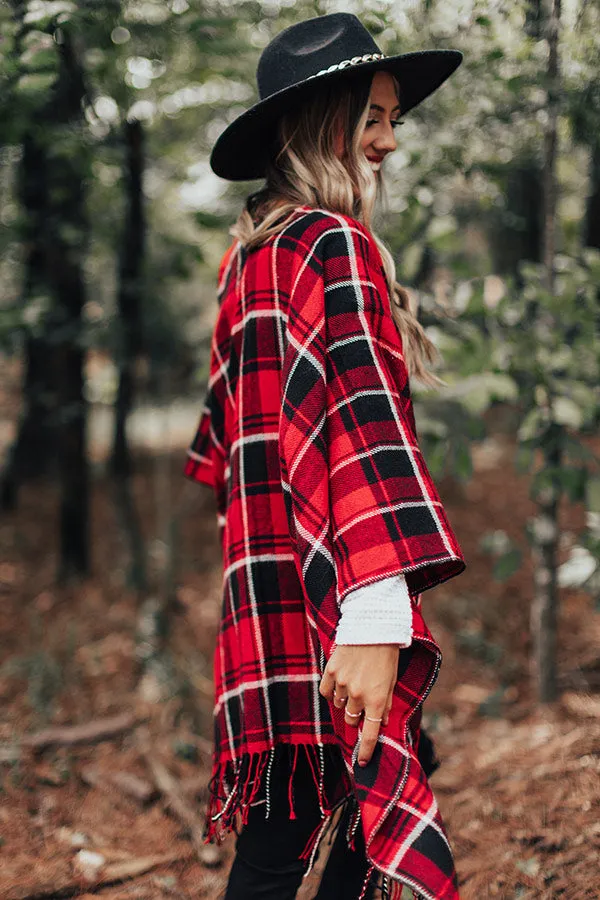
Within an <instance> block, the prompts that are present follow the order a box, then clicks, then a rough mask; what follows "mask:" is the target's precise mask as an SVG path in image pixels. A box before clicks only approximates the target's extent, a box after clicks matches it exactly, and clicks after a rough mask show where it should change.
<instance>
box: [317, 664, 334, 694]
mask: <svg viewBox="0 0 600 900" xmlns="http://www.w3.org/2000/svg"><path fill="white" fill-rule="evenodd" d="M334 687H335V678H334V676H333V675H332V674H331V673H330V672H329V670H328V669H327V667H325V671H324V672H323V677H322V678H321V684H320V685H319V691H320V692H321V694H322V695H323V697H326V698H327V700H333V689H334Z"/></svg>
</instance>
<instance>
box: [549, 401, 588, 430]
mask: <svg viewBox="0 0 600 900" xmlns="http://www.w3.org/2000/svg"><path fill="white" fill-rule="evenodd" d="M552 414H553V418H554V421H555V422H558V424H559V425H566V426H567V427H568V428H573V429H575V430H577V429H578V428H581V425H582V423H583V413H582V411H581V408H580V407H579V406H578V405H577V404H576V403H575V402H574V401H573V400H570V399H569V397H555V398H554V402H553V404H552Z"/></svg>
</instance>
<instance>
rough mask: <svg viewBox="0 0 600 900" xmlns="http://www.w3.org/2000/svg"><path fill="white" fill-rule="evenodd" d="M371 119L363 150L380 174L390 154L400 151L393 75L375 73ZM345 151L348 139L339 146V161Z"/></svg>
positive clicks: (340, 136) (337, 152) (363, 142)
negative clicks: (396, 126)
mask: <svg viewBox="0 0 600 900" xmlns="http://www.w3.org/2000/svg"><path fill="white" fill-rule="evenodd" d="M369 104H370V108H369V118H368V119H367V124H366V126H365V130H364V134H363V136H362V140H361V148H362V150H363V151H364V154H365V156H366V157H367V159H368V160H369V162H370V164H371V168H372V169H373V171H374V172H378V171H379V169H380V167H381V163H382V161H383V159H384V157H385V156H387V154H388V153H391V152H392V150H395V149H396V146H397V145H396V139H395V137H394V130H393V129H394V126H395V125H396V124H397V123H398V116H399V115H400V104H399V103H398V95H397V94H396V83H395V81H394V79H393V77H392V76H391V75H390V73H389V72H375V75H374V76H373V81H372V83H371V93H370V95H369ZM343 151H344V135H343V134H341V133H340V134H339V135H338V139H337V143H336V154H337V156H338V157H340V156H341V155H342V153H343Z"/></svg>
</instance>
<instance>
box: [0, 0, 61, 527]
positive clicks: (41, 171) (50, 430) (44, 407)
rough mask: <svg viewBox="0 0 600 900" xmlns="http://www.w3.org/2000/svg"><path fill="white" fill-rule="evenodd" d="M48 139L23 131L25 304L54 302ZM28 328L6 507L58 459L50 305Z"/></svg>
mask: <svg viewBox="0 0 600 900" xmlns="http://www.w3.org/2000/svg"><path fill="white" fill-rule="evenodd" d="M13 10H14V16H15V23H16V26H17V42H16V46H17V49H18V52H21V50H22V49H23V39H24V38H25V36H26V34H27V26H26V25H25V23H24V16H25V12H26V8H25V4H24V3H17V2H14V3H13ZM45 143H46V141H45V138H44V134H43V129H40V128H35V127H32V128H30V130H29V131H28V132H26V133H25V134H24V136H23V140H22V154H21V159H20V162H19V166H18V174H17V194H18V198H19V203H20V206H21V210H22V213H23V217H22V223H23V224H22V225H21V239H22V241H23V245H24V248H25V252H24V262H23V286H22V289H21V305H22V307H23V309H26V308H28V307H30V306H31V305H32V304H33V303H35V302H36V301H37V302H38V303H40V304H42V305H43V304H44V301H46V303H45V305H46V307H48V306H49V305H50V304H49V300H50V298H49V296H48V285H47V282H46V278H45V249H44V248H45V224H46V219H47V206H48V190H47V168H48V159H47V153H46V145H45ZM24 331H25V334H24V339H23V340H24V347H23V349H24V361H23V362H24V365H23V383H22V392H21V413H20V416H19V423H18V426H17V434H16V437H15V440H14V442H13V444H12V446H11V448H10V450H9V451H8V454H7V462H6V466H5V469H4V471H3V473H2V485H1V488H0V502H1V505H2V509H5V510H9V509H14V508H15V507H16V505H17V501H18V492H19V487H20V485H21V484H22V482H23V481H25V480H27V479H29V478H32V477H35V476H36V475H44V474H47V473H48V472H50V471H51V470H52V468H53V467H54V465H55V463H56V436H55V426H56V396H55V390H54V385H53V383H52V372H53V370H54V361H53V356H54V348H53V346H52V343H51V341H50V340H49V334H48V332H49V310H48V309H47V308H43V307H42V308H41V309H40V314H39V318H38V320H37V322H36V324H35V326H33V327H32V328H30V329H29V330H25V329H24Z"/></svg>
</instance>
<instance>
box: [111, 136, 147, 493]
mask: <svg viewBox="0 0 600 900" xmlns="http://www.w3.org/2000/svg"><path fill="white" fill-rule="evenodd" d="M124 138H125V150H126V178H125V183H126V186H127V187H126V209H125V215H124V217H123V221H124V229H123V234H122V236H121V250H120V257H119V287H118V292H117V308H118V312H119V324H118V334H117V351H116V360H117V366H118V369H119V388H118V393H117V401H116V407H115V433H114V444H113V454H112V462H111V465H112V470H113V472H114V473H115V474H119V475H128V474H129V473H130V472H131V458H130V453H129V446H128V443H127V433H126V427H127V417H128V415H129V413H130V411H131V406H132V402H133V386H134V375H135V363H136V358H137V356H138V354H139V352H140V350H141V346H142V340H141V321H140V310H141V305H142V296H143V266H144V244H145V241H144V237H145V223H144V205H143V189H142V180H143V174H144V131H143V126H142V123H141V122H138V121H133V122H126V123H125V128H124Z"/></svg>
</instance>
